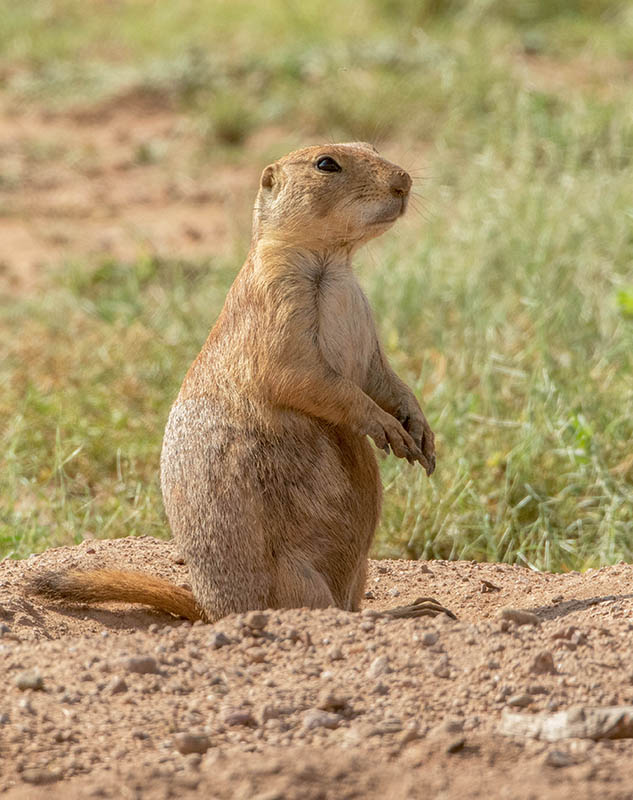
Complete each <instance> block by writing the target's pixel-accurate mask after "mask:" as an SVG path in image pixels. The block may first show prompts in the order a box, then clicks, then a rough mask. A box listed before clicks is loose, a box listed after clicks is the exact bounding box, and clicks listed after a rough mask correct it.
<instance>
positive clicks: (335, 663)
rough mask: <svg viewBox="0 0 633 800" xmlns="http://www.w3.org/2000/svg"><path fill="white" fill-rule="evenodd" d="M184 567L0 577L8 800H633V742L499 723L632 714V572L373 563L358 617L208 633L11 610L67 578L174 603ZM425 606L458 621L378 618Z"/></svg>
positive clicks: (83, 553)
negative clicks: (556, 736)
mask: <svg viewBox="0 0 633 800" xmlns="http://www.w3.org/2000/svg"><path fill="white" fill-rule="evenodd" d="M177 562H178V558H177V555H176V554H175V551H174V548H173V545H172V544H171V543H166V542H161V541H158V540H155V539H150V538H139V539H132V538H130V539H122V540H115V541H86V542H84V543H83V544H82V545H80V546H78V547H72V548H70V547H68V548H59V549H55V550H50V551H48V552H46V553H44V554H42V555H39V556H33V557H31V558H30V559H28V560H26V561H18V562H15V561H5V562H3V563H2V564H1V565H0V589H1V594H0V620H1V624H0V631H1V638H0V673H1V674H2V675H4V676H5V679H4V680H3V682H2V687H1V689H0V757H1V767H0V769H1V775H0V793H2V796H3V797H7V798H12V799H13V798H16V799H17V798H21V799H23V800H26V799H27V798H28V800H31V798H33V799H35V798H40V797H41V798H50V800H53V799H55V798H64V800H70V798H85V797H103V798H128V797H129V798H168V797H175V798H188V797H213V798H222V800H224V799H225V798H226V800H229V799H232V798H238V799H241V800H247V799H248V800H250V798H257V800H264V799H265V800H274V799H275V798H278V799H279V800H284V799H285V798H297V800H299V799H300V800H317V799H318V800H339V798H359V800H360V799H361V798H363V799H364V798H380V800H384V798H394V800H396V799H397V800H401V799H402V800H405V798H460V799H461V798H479V797H486V798H521V799H523V798H525V799H526V800H527V798H534V799H535V800H536V798H561V800H562V798H567V797H570V796H574V797H575V798H576V800H580V798H587V800H588V799H589V798H597V797H600V798H621V799H622V800H624V798H631V797H633V761H632V756H633V743H632V741H631V739H620V740H609V739H604V740H597V741H594V740H592V739H587V738H580V737H575V738H571V739H565V740H562V741H557V742H547V741H540V740H534V739H529V738H522V737H514V736H506V735H503V734H502V733H501V732H500V730H499V726H500V723H501V720H502V718H503V715H504V714H505V713H507V712H508V711H510V712H515V713H521V714H526V715H530V714H534V713H536V712H550V713H556V712H559V711H561V710H565V709H569V708H574V707H577V706H615V705H627V704H633V685H632V682H633V671H632V667H631V649H632V645H633V622H632V620H633V618H632V616H631V606H632V604H633V592H632V591H631V581H632V578H633V567H632V566H630V565H624V564H622V565H617V566H614V567H608V568H604V569H601V570H597V571H589V572H587V573H585V574H582V575H581V574H578V573H569V574H565V575H551V574H543V573H535V572H531V571H529V570H527V569H523V568H520V567H511V566H505V565H497V564H475V563H470V562H444V561H437V562H428V563H424V562H408V561H381V562H372V564H371V572H370V578H369V582H368V597H367V599H366V601H365V609H364V611H363V612H362V613H360V614H351V613H345V612H342V611H339V610H335V609H329V610H324V611H308V610H305V609H298V610H289V611H269V612H267V613H266V614H265V615H264V616H263V617H262V616H261V615H254V616H251V615H245V616H244V615H242V616H232V617H227V618H226V619H224V620H222V621H220V622H218V623H217V624H215V625H203V624H198V623H197V624H195V625H193V626H192V625H190V624H189V623H186V622H182V621H180V620H176V619H173V618H171V617H169V616H167V615H164V614H160V613H157V612H152V611H146V610H143V609H138V608H132V607H122V606H118V607H117V606H110V607H102V608H89V607H84V606H81V607H70V606H68V607H65V606H54V605H46V604H44V603H41V602H39V601H37V600H35V599H34V598H26V597H25V596H24V594H23V585H24V582H25V578H26V577H27V576H28V575H29V574H31V573H32V572H34V571H37V570H40V569H46V568H51V567H60V566H70V565H78V566H85V567H90V566H96V565H108V566H116V565H118V566H121V567H127V568H133V569H136V570H146V571H150V572H153V573H156V574H160V575H162V576H165V577H169V578H171V579H173V580H175V581H177V582H178V583H186V581H187V569H186V567H185V566H183V565H181V564H179V563H177ZM421 595H430V596H433V597H435V598H437V599H438V600H439V601H441V602H442V603H444V604H445V605H446V606H448V607H450V608H451V609H452V610H453V611H454V612H455V613H456V615H457V617H458V619H457V621H452V620H450V619H449V618H448V617H446V616H445V615H442V616H441V617H437V618H432V619H429V618H419V619H412V620H409V619H404V620H392V619H384V618H380V617H375V616H374V615H372V611H375V610H377V609H383V608H388V607H392V606H395V605H402V604H405V603H407V602H411V601H412V600H414V599H415V598H416V597H418V596H421ZM503 609H522V610H527V611H529V612H531V613H532V614H534V615H536V619H534V620H532V622H533V623H534V624H519V623H518V622H517V621H513V619H505V618H503V617H502V616H501V612H502V610H503ZM506 613H508V612H506ZM510 616H511V617H512V614H510ZM519 621H520V620H519Z"/></svg>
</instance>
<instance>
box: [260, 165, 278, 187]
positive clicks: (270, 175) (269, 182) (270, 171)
mask: <svg viewBox="0 0 633 800" xmlns="http://www.w3.org/2000/svg"><path fill="white" fill-rule="evenodd" d="M260 183H261V186H262V189H272V188H273V186H274V185H275V165H274V164H269V165H268V166H267V167H266V169H265V170H264V171H263V172H262V178H261V181H260Z"/></svg>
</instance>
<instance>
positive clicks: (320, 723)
mask: <svg viewBox="0 0 633 800" xmlns="http://www.w3.org/2000/svg"><path fill="white" fill-rule="evenodd" d="M341 719H342V717H341V715H340V714H331V713H330V712H329V711H322V710H320V709H318V708H313V709H311V710H310V711H307V712H306V714H305V716H304V718H303V727H304V729H305V730H307V731H311V730H314V729H315V728H328V729H329V730H334V728H338V726H339V723H340V721H341Z"/></svg>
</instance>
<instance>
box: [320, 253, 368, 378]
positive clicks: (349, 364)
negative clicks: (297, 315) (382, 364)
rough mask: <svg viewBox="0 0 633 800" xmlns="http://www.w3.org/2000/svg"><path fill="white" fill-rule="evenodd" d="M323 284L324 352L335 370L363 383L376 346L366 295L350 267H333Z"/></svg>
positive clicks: (321, 304)
mask: <svg viewBox="0 0 633 800" xmlns="http://www.w3.org/2000/svg"><path fill="white" fill-rule="evenodd" d="M320 288H321V297H320V300H319V330H320V331H321V332H320V334H319V346H320V348H321V352H322V353H323V355H324V357H325V359H326V361H327V362H328V364H329V365H330V366H331V367H332V369H333V370H335V372H337V373H338V374H339V375H341V376H343V377H344V378H348V379H349V380H351V381H353V382H354V383H355V384H357V385H358V386H363V385H364V384H365V378H366V376H367V370H368V369H369V364H370V362H371V358H372V355H373V352H374V350H375V347H376V333H375V329H374V322H373V319H372V316H371V311H370V309H369V303H368V301H367V298H366V297H365V295H364V293H363V290H362V289H361V288H360V286H359V284H358V282H357V281H356V278H355V277H354V275H353V274H352V273H351V272H350V270H349V269H344V268H341V269H340V270H339V269H333V268H330V270H329V271H328V274H327V276H326V277H325V278H324V279H323V281H322V283H321V287H320Z"/></svg>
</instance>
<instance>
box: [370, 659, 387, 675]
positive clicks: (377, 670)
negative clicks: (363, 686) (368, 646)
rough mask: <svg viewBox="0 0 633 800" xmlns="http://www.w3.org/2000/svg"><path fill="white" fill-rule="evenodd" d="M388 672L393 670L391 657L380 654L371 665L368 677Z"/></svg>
mask: <svg viewBox="0 0 633 800" xmlns="http://www.w3.org/2000/svg"><path fill="white" fill-rule="evenodd" d="M388 672H391V668H390V667H389V657H388V656H378V657H377V658H375V659H374V660H373V661H372V662H371V664H370V665H369V669H368V670H367V677H368V678H379V677H380V676H381V675H386V674H387V673H388Z"/></svg>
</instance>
